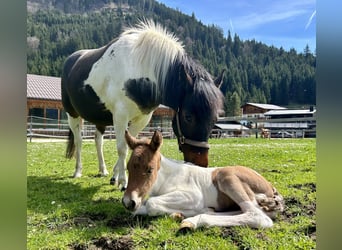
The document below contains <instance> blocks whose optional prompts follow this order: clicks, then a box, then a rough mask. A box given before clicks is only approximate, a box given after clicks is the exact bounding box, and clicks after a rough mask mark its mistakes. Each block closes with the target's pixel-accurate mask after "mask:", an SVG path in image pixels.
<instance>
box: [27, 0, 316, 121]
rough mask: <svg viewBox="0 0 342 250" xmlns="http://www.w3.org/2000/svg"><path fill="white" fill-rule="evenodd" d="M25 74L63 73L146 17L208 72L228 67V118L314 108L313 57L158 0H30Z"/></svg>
mask: <svg viewBox="0 0 342 250" xmlns="http://www.w3.org/2000/svg"><path fill="white" fill-rule="evenodd" d="M27 9H28V12H27V72H28V73H29V74H38V75H48V76H58V77H60V76H61V70H62V66H63V63H64V60H65V59H66V57H67V56H68V55H70V54H71V53H73V52H74V51H76V50H79V49H89V48H98V47H101V46H103V45H105V44H106V43H108V42H109V41H111V40H112V39H113V38H115V37H117V36H118V35H119V34H120V33H121V32H122V30H123V28H125V27H128V26H131V25H134V24H135V23H137V22H138V21H139V20H141V19H144V18H147V19H153V20H154V21H156V22H159V23H161V24H162V25H163V26H165V27H167V29H169V30H170V31H172V32H173V33H174V34H175V35H176V36H177V37H178V38H179V39H180V41H182V43H183V44H184V46H185V50H186V51H187V53H188V54H189V55H191V56H192V57H193V58H195V59H196V60H198V61H200V62H201V63H202V64H203V65H204V67H205V68H206V69H207V70H208V71H209V72H210V73H211V74H212V75H213V76H217V75H218V74H219V73H220V72H221V71H222V70H223V69H225V70H226V71H225V77H224V82H223V84H222V86H221V90H222V92H223V94H224V96H225V111H226V115H227V116H229V115H239V114H240V112H241V109H240V106H241V105H243V104H244V103H246V102H257V103H272V104H276V105H280V106H285V107H308V106H309V105H315V104H316V79H315V72H316V56H315V52H313V51H311V49H310V48H309V46H308V45H307V46H306V47H305V48H303V51H301V52H300V51H299V52H298V51H296V50H295V49H290V51H285V50H284V49H283V48H276V47H274V46H267V45H265V44H263V43H261V42H258V41H255V40H245V41H243V40H241V39H240V38H239V36H238V34H236V33H235V34H231V32H230V31H228V35H227V36H225V35H224V31H223V30H222V29H221V28H220V27H218V26H215V25H204V24H203V23H202V22H201V21H199V20H197V18H196V16H195V14H192V15H191V16H190V15H186V14H183V13H181V12H180V11H179V10H175V9H172V8H169V7H167V6H165V5H164V4H162V3H159V2H157V1H155V0H144V1H141V0H28V1H27Z"/></svg>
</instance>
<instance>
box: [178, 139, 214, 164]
mask: <svg viewBox="0 0 342 250" xmlns="http://www.w3.org/2000/svg"><path fill="white" fill-rule="evenodd" d="M181 151H182V152H183V155H184V161H186V162H191V163H193V164H195V165H198V166H200V167H205V168H206V167H208V164H209V160H208V153H209V148H198V147H193V146H190V145H187V144H183V145H181Z"/></svg>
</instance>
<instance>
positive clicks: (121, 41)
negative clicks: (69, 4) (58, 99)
mask: <svg viewBox="0 0 342 250" xmlns="http://www.w3.org/2000/svg"><path fill="white" fill-rule="evenodd" d="M222 77H223V71H222V73H221V75H220V76H219V77H218V78H217V79H215V80H214V79H213V78H212V76H211V75H210V74H209V73H208V72H207V71H206V70H205V69H204V67H203V66H202V65H201V64H200V63H198V62H197V61H195V60H194V59H192V58H191V57H190V56H189V55H188V54H187V53H186V52H185V50H184V48H183V45H182V43H181V42H179V40H178V38H177V37H176V36H175V35H174V34H172V33H170V32H169V31H167V30H166V29H165V28H164V27H162V26H161V25H160V24H156V23H154V22H153V21H150V20H144V21H141V22H140V23H139V24H137V25H136V26H135V27H130V28H127V29H126V30H125V31H123V33H122V34H121V35H120V36H119V37H118V38H116V39H114V40H112V41H111V42H109V43H108V44H107V45H105V46H103V47H101V48H97V49H88V50H79V51H76V52H74V53H73V54H71V55H70V56H69V57H68V58H67V59H66V61H65V63H64V66H63V72H62V79H61V91H62V103H63V106H64V109H65V111H66V113H67V116H68V123H69V128H70V129H69V140H68V145H67V150H66V157H67V158H72V157H73V156H74V155H75V151H76V167H75V172H74V175H73V177H75V178H76V177H81V175H82V162H81V145H82V134H81V119H82V118H83V119H84V120H87V121H89V122H91V123H93V124H95V126H96V132H95V143H96V149H97V155H98V161H99V174H100V175H102V176H106V175H108V171H107V169H106V165H105V162H104V158H103V148H102V147H103V133H104V131H105V127H106V126H108V125H114V129H115V133H116V146H117V152H118V160H117V162H116V164H115V166H114V168H113V176H112V178H111V180H110V183H111V184H115V182H116V181H117V182H118V183H117V184H118V185H119V186H120V185H122V187H123V188H125V187H126V184H127V176H126V172H125V166H126V157H127V153H128V147H127V145H126V142H125V130H126V128H127V127H128V125H129V128H128V129H129V131H130V133H131V134H132V135H137V134H138V132H139V131H141V130H142V129H143V128H144V127H145V126H146V125H147V123H148V122H149V120H150V118H151V116H152V113H153V111H154V110H155V109H156V108H157V107H158V106H159V105H160V104H163V105H165V106H168V107H170V108H172V109H173V110H174V111H175V115H174V116H173V118H172V128H173V130H174V133H175V135H176V137H177V139H178V144H179V149H180V151H182V152H183V156H184V160H185V161H189V162H194V163H196V164H198V165H200V166H203V167H206V166H208V150H209V144H208V138H209V135H210V132H211V129H212V127H213V126H214V123H215V122H216V120H217V116H218V113H219V112H220V111H222V106H223V94H222V92H221V91H220V89H219V87H220V84H221V83H222Z"/></svg>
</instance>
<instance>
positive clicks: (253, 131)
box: [27, 116, 316, 141]
mask: <svg viewBox="0 0 342 250" xmlns="http://www.w3.org/2000/svg"><path fill="white" fill-rule="evenodd" d="M229 122H241V123H247V124H250V125H251V124H252V125H251V126H250V129H249V130H248V132H245V133H244V137H246V136H254V135H255V137H256V138H258V137H269V138H270V137H278V138H285V137H287V138H298V137H302V138H304V137H316V118H315V117H305V118H282V119H264V118H262V119H260V118H246V117H240V116H239V117H224V118H219V121H218V123H221V124H222V123H229ZM82 127H83V129H82V136H83V138H84V139H93V138H94V134H95V133H94V132H95V126H94V125H93V124H91V123H88V122H86V121H84V123H83V126H82ZM157 129H158V130H160V131H162V133H163V137H164V138H175V135H174V132H173V130H172V127H171V123H160V124H158V123H153V127H151V126H147V127H146V128H144V129H143V130H142V131H141V132H140V133H139V136H146V137H150V136H152V134H153V132H154V131H155V130H157ZM68 133H69V126H68V121H67V120H59V121H58V120H54V119H47V118H42V117H36V116H28V118H27V138H28V139H29V140H30V141H32V138H55V139H66V138H67V137H68ZM265 135H267V136H265ZM238 136H239V133H236V131H224V130H219V129H214V130H213V131H212V134H211V138H220V137H238ZM104 138H106V139H115V130H114V127H113V126H107V127H106V131H105V134H104Z"/></svg>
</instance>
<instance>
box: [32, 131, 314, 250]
mask: <svg viewBox="0 0 342 250" xmlns="http://www.w3.org/2000/svg"><path fill="white" fill-rule="evenodd" d="M209 143H210V145H211V149H210V151H209V165H210V166H225V165H244V166H248V167H251V168H253V169H255V170H256V171H258V172H259V173H261V174H262V175H263V176H264V177H265V178H266V179H268V180H269V181H270V182H272V183H273V184H274V186H275V187H276V188H277V190H278V191H279V192H280V193H281V194H282V195H283V196H284V199H285V211H284V212H283V213H282V214H281V215H280V216H279V218H278V219H277V220H276V221H275V224H274V226H273V227H272V228H270V229H257V230H256V229H250V228H247V227H232V228H219V227H213V228H201V229H198V230H196V231H195V232H190V233H188V234H184V235H183V234H177V229H178V227H179V222H176V221H174V220H172V219H171V218H169V217H168V216H161V217H155V218H151V217H142V216H136V217H132V216H131V214H130V213H129V212H127V211H126V210H125V209H124V207H123V205H122V204H121V198H122V195H123V193H122V192H121V191H120V190H119V189H118V188H117V187H116V186H112V185H109V180H110V176H108V177H105V178H101V177H98V176H97V173H98V162H97V157H96V149H95V144H94V142H93V141H84V142H83V151H82V153H83V155H82V157H83V177H81V178H79V179H73V178H71V176H72V174H73V172H74V167H75V166H74V164H75V161H74V160H67V159H65V158H64V154H65V147H66V142H35V141H34V140H33V142H31V143H29V142H28V143H27V249H315V248H316V140H315V139H271V140H268V139H255V138H227V139H210V140H209ZM115 148H116V146H115V140H112V141H109V140H106V141H105V143H104V155H105V160H106V164H107V168H108V170H111V169H112V166H113V165H114V163H115V162H116V160H117V154H116V149H115ZM113 152H115V153H114V154H113ZM161 152H162V153H163V154H164V156H166V157H169V158H173V159H179V160H181V159H182V158H183V155H182V154H181V153H180V152H179V151H178V146H177V142H176V140H168V139H165V140H164V144H163V146H162V150H161Z"/></svg>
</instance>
